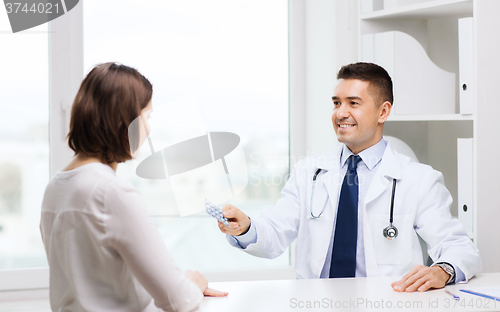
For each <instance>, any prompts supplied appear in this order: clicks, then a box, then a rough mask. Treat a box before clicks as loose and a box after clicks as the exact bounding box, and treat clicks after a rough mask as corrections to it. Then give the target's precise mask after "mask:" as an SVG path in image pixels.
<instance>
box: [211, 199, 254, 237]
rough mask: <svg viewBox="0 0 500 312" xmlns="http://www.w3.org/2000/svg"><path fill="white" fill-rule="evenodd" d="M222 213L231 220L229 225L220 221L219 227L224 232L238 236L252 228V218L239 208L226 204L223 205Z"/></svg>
mask: <svg viewBox="0 0 500 312" xmlns="http://www.w3.org/2000/svg"><path fill="white" fill-rule="evenodd" d="M222 215H223V216H224V217H226V218H227V219H228V221H229V226H226V225H225V224H223V223H220V222H218V221H217V222H218V223H219V229H220V231H221V232H222V233H224V234H228V235H233V236H238V235H241V234H243V233H246V232H247V231H248V229H249V228H250V218H249V217H248V216H247V215H246V214H245V213H243V211H241V210H239V209H238V208H236V207H234V206H232V205H229V204H226V205H224V207H222Z"/></svg>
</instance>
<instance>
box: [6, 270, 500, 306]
mask: <svg viewBox="0 0 500 312" xmlns="http://www.w3.org/2000/svg"><path fill="white" fill-rule="evenodd" d="M393 281H394V278H393V277H371V278H345V279H319V280H279V281H250V282H219V283H210V287H212V288H214V289H218V290H224V291H228V292H229V296H228V297H224V298H208V297H206V298H204V299H203V301H202V303H201V305H200V309H199V311H218V312H219V311H238V312H240V311H241V312H247V311H248V312H267V311H272V312H282V311H331V310H335V311H391V310H392V311H433V312H441V311H500V301H493V300H490V299H486V298H482V297H478V296H474V295H470V294H467V293H463V292H460V291H459V290H460V289H467V288H472V287H483V286H500V273H483V274H478V276H476V277H474V278H473V279H471V280H470V281H469V282H468V283H467V284H458V285H450V286H446V288H445V289H446V290H449V291H451V292H452V293H455V294H456V295H458V296H460V300H458V301H455V300H453V298H452V297H451V296H450V295H448V294H446V293H445V292H444V289H436V290H430V291H427V292H424V293H398V292H395V291H393V290H392V288H391V282H393ZM0 311H2V312H3V311H37V312H42V311H43V312H46V311H47V312H48V311H50V306H49V300H48V299H43V300H15V301H3V302H0Z"/></svg>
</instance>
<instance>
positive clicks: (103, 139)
mask: <svg viewBox="0 0 500 312" xmlns="http://www.w3.org/2000/svg"><path fill="white" fill-rule="evenodd" d="M152 96H153V86H152V85H151V83H150V82H149V80H148V79H146V77H144V76H143V75H141V74H140V73H139V72H138V71H137V70H136V69H135V68H132V67H128V66H125V65H121V64H117V63H104V64H100V65H97V66H96V67H94V68H93V69H92V70H91V71H90V72H89V74H88V75H87V77H85V79H84V80H83V81H82V84H81V85H80V89H79V90H78V93H77V94H76V97H75V101H74V102H73V108H72V110H71V122H70V131H69V134H68V145H69V147H70V148H71V149H72V150H73V151H74V152H75V155H76V154H78V153H82V154H85V155H87V156H93V157H99V158H101V160H102V161H103V162H105V163H112V162H124V161H126V160H129V159H131V158H132V155H131V149H132V150H136V149H137V148H138V146H134V145H138V139H137V138H136V137H137V135H132V136H131V139H130V142H131V143H129V133H128V127H129V125H130V123H131V122H132V121H133V120H134V119H135V118H137V117H138V116H139V115H140V114H141V110H142V109H143V108H145V107H146V106H147V105H148V103H149V102H150V101H151V98H152ZM131 144H132V145H133V146H130V145H131Z"/></svg>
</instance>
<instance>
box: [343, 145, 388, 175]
mask: <svg viewBox="0 0 500 312" xmlns="http://www.w3.org/2000/svg"><path fill="white" fill-rule="evenodd" d="M386 147H387V141H386V140H385V139H384V138H382V139H381V140H380V141H379V142H378V143H377V144H375V145H373V146H371V147H369V148H367V149H365V150H364V151H361V152H360V153H359V154H358V155H359V157H361V160H362V161H363V162H364V163H365V165H366V167H367V168H368V169H369V170H370V171H371V170H372V169H373V168H374V167H375V166H376V165H377V164H378V163H379V162H380V160H382V156H383V155H384V152H385V148H386ZM351 155H354V154H353V153H352V152H351V150H350V149H349V148H348V147H347V145H345V144H344V145H343V146H342V155H341V156H340V165H341V167H342V168H343V167H344V166H345V165H346V162H347V158H349V156H351Z"/></svg>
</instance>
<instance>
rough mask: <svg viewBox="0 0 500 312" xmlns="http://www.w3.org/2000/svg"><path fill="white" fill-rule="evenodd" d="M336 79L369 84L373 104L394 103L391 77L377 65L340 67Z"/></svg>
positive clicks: (354, 64)
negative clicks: (356, 80) (353, 80)
mask: <svg viewBox="0 0 500 312" xmlns="http://www.w3.org/2000/svg"><path fill="white" fill-rule="evenodd" d="M338 79H358V80H362V81H367V82H369V83H370V89H371V90H369V93H370V95H371V96H372V97H373V99H374V100H375V104H378V105H382V103H384V102H385V101H388V102H389V103H391V105H392V103H393V101H394V95H393V93H392V79H391V76H389V74H388V73H387V71H386V70H385V69H384V68H382V67H381V66H379V65H376V64H373V63H363V62H359V63H353V64H349V65H345V66H342V68H340V70H339V72H338V74H337V80H338ZM370 91H371V92H370ZM377 102H378V103H377Z"/></svg>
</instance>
